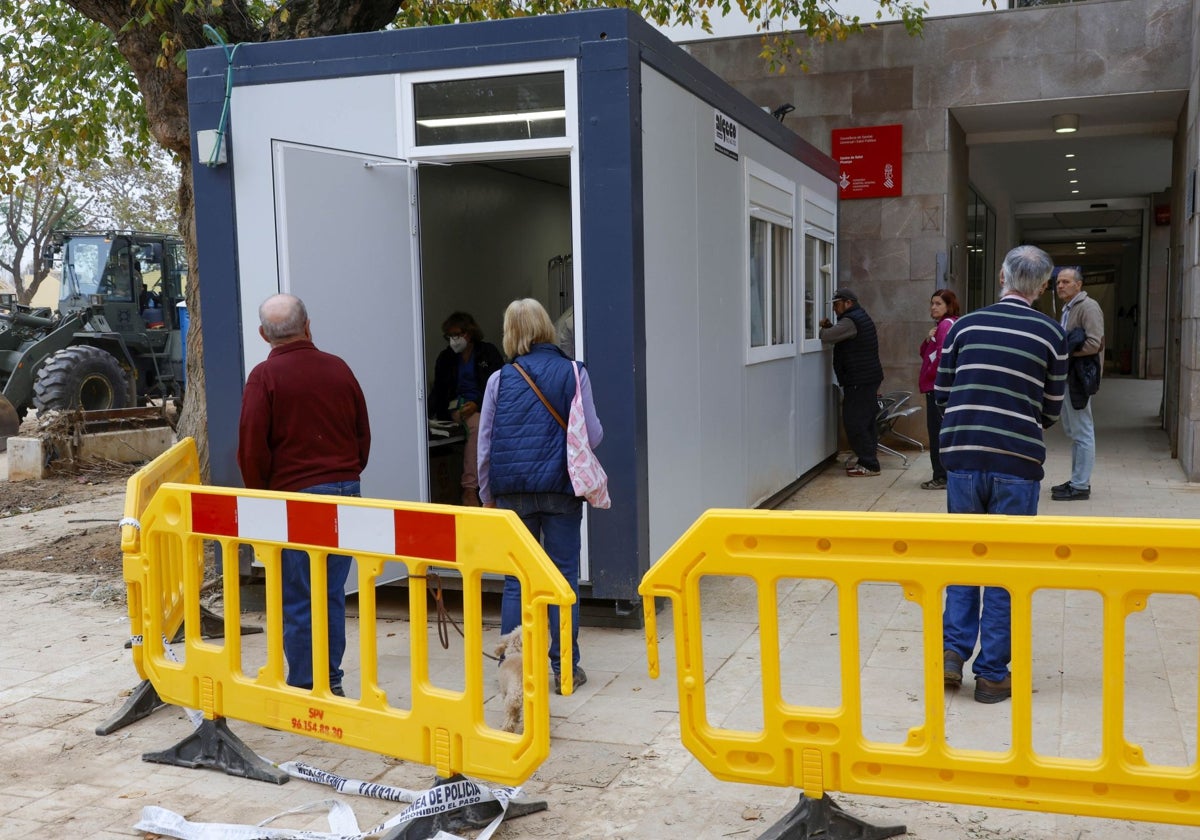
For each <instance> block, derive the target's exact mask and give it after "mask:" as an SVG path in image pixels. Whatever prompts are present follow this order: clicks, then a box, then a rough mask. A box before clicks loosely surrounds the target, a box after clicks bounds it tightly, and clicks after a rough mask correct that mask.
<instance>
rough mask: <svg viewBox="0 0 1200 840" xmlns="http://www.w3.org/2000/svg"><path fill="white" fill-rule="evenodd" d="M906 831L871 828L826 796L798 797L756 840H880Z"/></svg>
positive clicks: (900, 826) (897, 828)
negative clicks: (785, 813)
mask: <svg viewBox="0 0 1200 840" xmlns="http://www.w3.org/2000/svg"><path fill="white" fill-rule="evenodd" d="M906 831H907V829H905V827H904V826H902V825H891V826H881V825H871V824H870V823H867V822H865V821H863V820H861V819H859V818H858V817H855V816H851V815H850V814H847V813H846V812H845V811H843V810H842V807H841V806H840V805H838V804H837V803H836V802H834V801H833V800H832V799H830V798H829V794H825V795H824V796H822V797H821V798H820V799H809V798H808V797H807V796H805V795H804V794H800V802H799V803H797V805H796V807H795V808H793V809H792V810H791V811H789V812H788V814H787V816H786V817H784V818H783V819H781V820H780V821H779V822H777V823H775V825H773V826H771V827H770V828H769V829H767V833H766V834H763V835H761V836H760V837H759V838H758V840H810V838H812V839H813V840H818V839H819V840H883V838H885V837H896V836H897V835H900V834H904V833H905V832H906Z"/></svg>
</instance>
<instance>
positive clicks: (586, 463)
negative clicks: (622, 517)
mask: <svg viewBox="0 0 1200 840" xmlns="http://www.w3.org/2000/svg"><path fill="white" fill-rule="evenodd" d="M513 367H515V368H516V369H517V372H518V373H520V374H521V376H522V377H524V379H525V381H526V382H528V383H529V387H530V388H532V389H533V393H535V394H537V396H538V399H539V400H541V401H542V405H544V406H546V410H547V411H549V412H550V414H551V415H553V417H554V419H555V420H557V421H558V425H560V426H562V428H563V431H564V432H566V433H567V475H569V476H570V477H571V488H572V489H573V490H574V491H575V495H576V496H582V497H583V498H585V499H587V503H588V504H589V505H591V506H592V507H594V508H602V509H608V508H610V507H612V499H610V498H609V495H608V475H607V474H606V473H605V472H604V467H602V466H600V459H598V458H597V457H596V453H595V452H593V451H592V447H591V444H590V443H589V442H588V434H587V418H586V417H585V416H584V412H583V395H582V391H583V388H582V386H581V384H580V381H579V365H578V364H577V363H576V362H571V367H572V368H574V370H575V396H573V397H572V398H571V412H570V414H569V415H568V417H569V421H568V422H565V423H564V422H563V419H562V415H560V414H559V413H558V412H557V411H555V410H554V406H552V405H550V401H549V400H547V399H546V396H545V394H543V393H542V391H541V389H540V388H538V386H537V385H535V384H534V382H533V380H532V379H530V378H529V374H527V373H526V372H525V369H524V368H523V367H521V366H520V365H519V364H517V363H516V362H513Z"/></svg>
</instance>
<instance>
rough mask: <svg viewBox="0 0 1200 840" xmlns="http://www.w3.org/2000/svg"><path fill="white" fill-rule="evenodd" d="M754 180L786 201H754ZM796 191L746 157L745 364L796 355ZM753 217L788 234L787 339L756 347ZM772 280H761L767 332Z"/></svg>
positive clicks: (773, 302)
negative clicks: (763, 291) (764, 296)
mask: <svg viewBox="0 0 1200 840" xmlns="http://www.w3.org/2000/svg"><path fill="white" fill-rule="evenodd" d="M756 180H757V181H759V182H761V183H762V184H764V185H765V191H767V192H770V191H771V190H772V189H773V190H777V191H779V192H781V193H784V194H786V199H787V200H786V203H776V204H775V205H774V206H768V203H767V202H765V201H758V202H756V200H755V198H754V196H755V193H756V192H757V190H756V189H755V186H754V181H756ZM798 194H799V190H798V189H797V185H796V183H795V182H794V181H792V180H791V179H789V178H786V177H784V176H783V175H781V174H779V173H778V172H775V171H774V170H771V169H768V168H767V167H765V166H762V165H761V164H758V163H756V162H754V161H753V160H750V159H749V158H747V159H746V167H745V198H746V201H745V216H744V219H745V221H744V224H745V228H744V231H745V236H746V247H745V251H744V254H743V260H742V265H743V266H744V267H745V275H744V276H743V291H744V298H743V306H744V309H743V312H744V316H743V319H742V324H743V327H744V330H745V338H744V346H745V348H746V358H745V361H746V364H747V365H754V364H759V363H761V362H769V361H774V360H776V359H786V358H789V357H792V356H795V355H796V350H797V344H796V326H797V322H798V319H797V303H796V301H797V290H798V285H797V276H798V271H797V268H798V258H797V253H796V245H797V239H796V237H797V225H796V219H797V213H796V198H797V195H798ZM784 210H787V211H788V212H787V213H786V214H785V213H784V212H782V211H784ZM755 220H757V221H760V222H766V223H767V224H768V225H770V226H772V227H770V228H768V230H771V229H773V228H774V229H778V228H782V229H785V230H787V231H788V235H787V237H786V239H787V242H788V252H789V253H788V255H787V271H788V278H787V287H788V295H787V296H788V300H787V301H786V302H785V304H784V306H785V307H786V310H787V316H788V331H789V332H790V336H791V338H790V340H788V341H783V342H779V343H777V344H774V343H767V344H763V345H760V346H754V345H753V344H752V342H753V332H754V330H753V322H752V320H751V318H752V315H753V308H752V298H753V296H752V294H751V290H752V285H751V284H752V262H751V260H752V257H753V254H752V248H753V237H752V235H751V226H752V224H753V222H754V221H755ZM769 241H771V242H774V237H769ZM768 262H769V263H770V264H775V260H774V259H768ZM775 281H776V278H775V276H774V275H772V276H771V277H770V278H767V279H766V280H765V283H766V285H767V287H768V291H769V294H768V296H767V300H766V301H765V302H766V304H767V306H766V311H764V312H763V327H764V329H765V330H766V331H767V332H770V329H771V325H772V324H773V323H774V315H775V313H776V311H777V309H776V307H777V304H778V301H776V300H775V294H774V291H775V289H776V288H777V286H778V284H777V283H776V282H775ZM768 340H769V339H768Z"/></svg>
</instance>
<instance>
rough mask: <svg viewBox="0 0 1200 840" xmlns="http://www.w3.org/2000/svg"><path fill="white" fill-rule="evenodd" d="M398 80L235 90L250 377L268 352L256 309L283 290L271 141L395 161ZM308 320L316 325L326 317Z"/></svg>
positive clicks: (336, 81) (233, 119) (240, 258)
mask: <svg viewBox="0 0 1200 840" xmlns="http://www.w3.org/2000/svg"><path fill="white" fill-rule="evenodd" d="M395 78H396V77H394V76H355V77H352V78H344V79H323V80H315V81H308V82H291V83H282V84H272V85H245V86H241V87H235V88H234V91H233V98H232V101H231V106H230V120H229V122H230V126H231V132H230V137H231V139H232V141H233V142H232V148H231V150H230V151H231V156H232V162H233V164H234V165H235V166H236V172H237V176H236V182H235V184H234V190H235V204H236V208H237V211H236V212H237V242H238V274H239V280H240V284H241V313H240V315H241V328H242V346H243V347H244V348H245V354H246V356H245V370H246V372H247V373H248V372H249V371H250V369H251V368H252V367H254V365H256V364H258V363H259V362H260V361H262V360H263V359H265V358H266V357H267V352H268V351H269V350H270V348H269V347H268V346H267V344H266V342H264V341H263V340H262V339H261V338H259V336H258V305H259V304H260V303H262V301H263V300H264V299H265V298H266V297H267V296H268V295H271V294H274V293H275V292H278V291H280V289H279V272H278V266H277V258H276V254H277V247H276V242H275V207H274V195H275V190H274V186H273V184H272V177H273V176H272V161H271V141H272V140H286V141H291V142H294V143H302V144H307V145H311V146H318V147H322V148H327V149H346V150H350V151H355V152H362V153H364V154H372V155H380V156H383V157H397V155H398V151H397V140H396V137H397V132H396V93H395V84H396V82H395ZM405 235H407V232H405ZM339 247H344V245H339V243H338V242H336V241H332V240H331V241H330V242H329V248H330V249H331V250H334V251H336V250H337V249H338V248H339ZM408 267H409V266H408V265H405V266H404V268H405V269H406V270H407V269H408ZM330 282H331V283H346V284H349V283H352V282H353V281H352V278H351V277H345V276H343V277H331V278H330ZM310 314H311V315H312V316H313V318H314V320H315V319H318V318H319V317H320V313H317V312H314V313H310Z"/></svg>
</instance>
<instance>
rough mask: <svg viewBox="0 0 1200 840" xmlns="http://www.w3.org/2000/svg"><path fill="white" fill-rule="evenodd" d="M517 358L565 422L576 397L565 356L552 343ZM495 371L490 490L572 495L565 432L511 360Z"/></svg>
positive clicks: (571, 375)
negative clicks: (496, 382) (497, 376)
mask: <svg viewBox="0 0 1200 840" xmlns="http://www.w3.org/2000/svg"><path fill="white" fill-rule="evenodd" d="M516 361H517V362H519V363H520V365H521V367H522V368H524V369H525V372H526V373H527V374H529V378H530V379H532V380H533V381H534V382H536V383H537V386H538V388H540V389H541V390H542V393H543V394H544V395H545V397H546V399H547V400H549V401H550V404H551V405H552V406H554V410H555V411H557V412H558V414H559V416H560V417H562V419H563V422H566V420H567V416H568V415H569V413H570V411H571V399H572V397H574V396H575V372H574V371H573V370H572V369H571V362H570V360H569V359H567V357H566V356H564V355H563V354H562V351H560V350H559V349H558V348H557V347H555V346H554V345H553V344H535V345H533V347H532V348H530V350H529V352H528V353H526V354H525V355H524V356H521V357H519V358H518V359H517V360H516ZM499 376H500V386H499V391H498V392H497V394H496V413H495V417H494V419H493V421H492V454H491V466H490V469H489V472H488V482H489V486H490V487H491V492H492V495H493V496H504V495H507V494H511V493H563V494H566V495H568V496H574V495H575V490H574V489H573V488H572V487H571V477H570V476H569V475H568V474H567V434H566V432H565V431H564V430H563V428H562V426H560V425H558V421H557V420H555V419H554V417H553V416H551V414H550V412H549V411H547V410H546V406H545V405H543V404H542V401H541V400H540V399H538V396H537V394H535V393H534V392H533V389H532V388H530V387H529V384H528V383H527V382H526V381H525V379H524V378H523V377H522V376H521V374H520V373H519V372H518V371H517V370H516V369H515V368H514V367H513V366H512V365H505V366H504V367H503V368H501V370H500V373H499Z"/></svg>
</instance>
